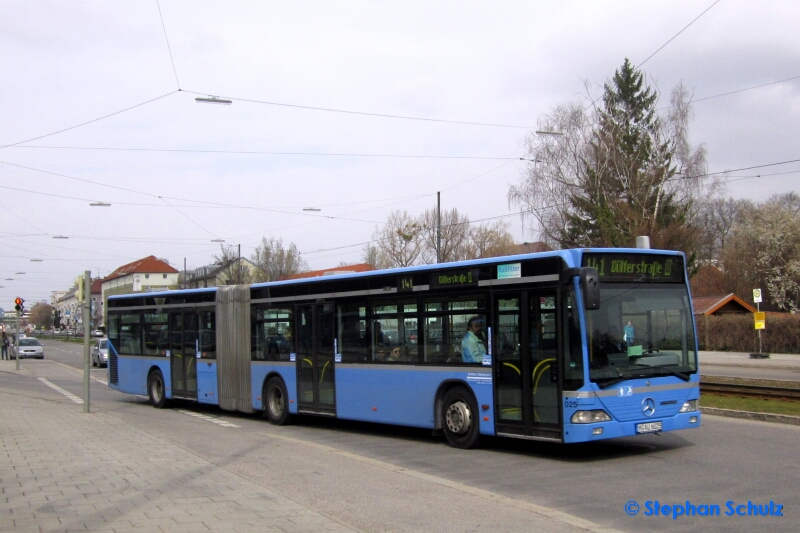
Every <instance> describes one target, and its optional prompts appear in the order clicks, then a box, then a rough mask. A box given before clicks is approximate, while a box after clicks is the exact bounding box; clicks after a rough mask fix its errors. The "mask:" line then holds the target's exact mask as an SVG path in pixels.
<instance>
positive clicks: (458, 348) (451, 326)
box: [423, 296, 487, 364]
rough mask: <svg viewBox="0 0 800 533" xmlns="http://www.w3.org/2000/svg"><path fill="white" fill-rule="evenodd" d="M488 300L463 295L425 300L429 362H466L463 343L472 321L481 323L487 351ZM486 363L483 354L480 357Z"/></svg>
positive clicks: (426, 359)
mask: <svg viewBox="0 0 800 533" xmlns="http://www.w3.org/2000/svg"><path fill="white" fill-rule="evenodd" d="M485 309H486V300H485V299H484V298H483V297H476V296H462V297H454V298H437V299H431V300H428V301H426V302H425V315H426V316H425V318H424V322H423V324H424V328H425V331H424V335H425V346H424V347H425V362H428V363H437V364H441V363H463V362H465V361H464V354H463V343H464V337H465V336H466V335H467V326H468V324H469V323H470V320H471V319H473V318H476V319H477V321H479V322H480V326H481V328H480V333H479V335H480V337H479V338H480V341H481V343H482V344H483V350H476V351H478V352H479V353H480V352H482V353H486V346H487V344H486V340H487V339H486V334H487V333H486V311H485ZM477 358H478V359H480V360H479V361H477V364H481V363H482V359H483V358H482V355H478V356H477Z"/></svg>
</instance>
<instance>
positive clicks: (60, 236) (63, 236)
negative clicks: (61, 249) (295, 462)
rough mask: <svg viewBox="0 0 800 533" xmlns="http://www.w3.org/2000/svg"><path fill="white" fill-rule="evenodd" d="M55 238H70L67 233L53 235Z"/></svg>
mask: <svg viewBox="0 0 800 533" xmlns="http://www.w3.org/2000/svg"><path fill="white" fill-rule="evenodd" d="M53 238H54V239H69V237H67V236H66V235H53Z"/></svg>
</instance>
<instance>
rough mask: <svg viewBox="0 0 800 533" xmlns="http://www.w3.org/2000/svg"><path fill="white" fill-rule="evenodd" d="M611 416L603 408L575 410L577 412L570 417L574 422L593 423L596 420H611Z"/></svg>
mask: <svg viewBox="0 0 800 533" xmlns="http://www.w3.org/2000/svg"><path fill="white" fill-rule="evenodd" d="M610 421H611V417H610V416H608V413H606V412H605V411H603V410H602V409H597V410H595V411H575V414H574V415H572V418H570V422H572V423H573V424H592V423H594V422H610Z"/></svg>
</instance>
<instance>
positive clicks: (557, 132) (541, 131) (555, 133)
mask: <svg viewBox="0 0 800 533" xmlns="http://www.w3.org/2000/svg"><path fill="white" fill-rule="evenodd" d="M536 135H555V136H560V135H564V132H563V131H547V130H536Z"/></svg>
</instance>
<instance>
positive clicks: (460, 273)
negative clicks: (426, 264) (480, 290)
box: [430, 268, 478, 289]
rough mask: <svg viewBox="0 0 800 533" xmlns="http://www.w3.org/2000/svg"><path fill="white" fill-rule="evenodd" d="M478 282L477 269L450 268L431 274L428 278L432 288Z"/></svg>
mask: <svg viewBox="0 0 800 533" xmlns="http://www.w3.org/2000/svg"><path fill="white" fill-rule="evenodd" d="M477 284H478V269H477V268H472V269H469V270H451V271H449V272H442V273H437V274H433V275H432V276H431V278H430V286H431V288H432V289H443V288H447V287H469V286H472V285H477Z"/></svg>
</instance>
